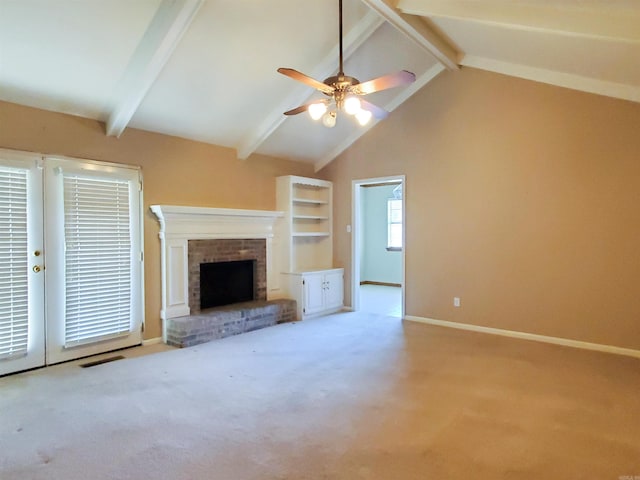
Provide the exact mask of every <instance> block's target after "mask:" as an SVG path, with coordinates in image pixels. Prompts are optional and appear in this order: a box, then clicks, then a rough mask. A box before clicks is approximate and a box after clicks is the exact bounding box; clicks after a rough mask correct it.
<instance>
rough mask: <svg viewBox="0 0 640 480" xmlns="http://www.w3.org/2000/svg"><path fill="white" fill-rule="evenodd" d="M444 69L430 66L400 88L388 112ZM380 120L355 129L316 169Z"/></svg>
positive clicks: (332, 158)
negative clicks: (404, 86)
mask: <svg viewBox="0 0 640 480" xmlns="http://www.w3.org/2000/svg"><path fill="white" fill-rule="evenodd" d="M443 71H444V67H443V66H442V65H441V64H439V63H436V64H435V65H434V66H432V67H431V68H429V69H428V70H427V71H426V72H424V73H423V74H422V75H420V76H419V77H418V78H417V80H416V81H415V82H413V83H412V84H411V85H409V87H407V88H405V89H403V90H400V91H399V93H398V95H396V96H395V97H394V98H393V99H392V100H391V101H389V103H387V104H386V105H385V106H384V109H385V110H387V111H388V112H393V111H394V110H395V109H396V108H398V107H399V106H400V105H401V104H402V103H404V102H405V101H407V100H408V99H409V98H410V97H411V96H412V95H413V94H414V93H416V92H417V91H418V90H420V89H421V88H422V87H424V86H425V85H426V84H427V83H429V82H430V81H431V80H433V79H434V78H435V77H437V76H438V74H440V73H441V72H443ZM379 121H380V120H375V119H372V121H371V122H369V123H368V124H367V125H366V126H364V127H360V128H358V129H357V130H355V131H354V132H353V133H352V134H351V135H349V136H348V137H347V138H346V139H345V140H344V141H342V142H340V143H339V144H338V145H337V146H336V147H335V148H333V149H332V150H331V151H330V152H329V153H327V154H326V155H324V156H323V157H322V158H321V159H320V160H318V161H317V162H315V163H314V170H315V171H316V172H318V171H320V170H322V169H323V168H324V167H326V166H327V165H328V164H329V163H331V162H332V161H333V160H335V158H336V157H337V156H338V155H340V154H341V153H342V152H344V151H345V150H346V149H347V148H349V147H350V146H351V145H353V144H354V143H355V142H356V140H358V139H359V138H360V137H361V136H363V135H364V134H365V133H367V132H368V131H369V130H371V129H372V128H373V127H374V126H375V125H377V124H378V122H379Z"/></svg>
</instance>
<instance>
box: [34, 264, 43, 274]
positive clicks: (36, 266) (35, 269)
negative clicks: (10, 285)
mask: <svg viewBox="0 0 640 480" xmlns="http://www.w3.org/2000/svg"><path fill="white" fill-rule="evenodd" d="M40 270H42V267H41V266H40V265H34V267H33V271H34V272H36V273H39V272H40Z"/></svg>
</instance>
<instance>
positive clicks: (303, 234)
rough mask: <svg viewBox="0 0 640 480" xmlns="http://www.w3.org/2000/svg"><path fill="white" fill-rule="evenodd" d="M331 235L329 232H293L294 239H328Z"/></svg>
mask: <svg viewBox="0 0 640 480" xmlns="http://www.w3.org/2000/svg"><path fill="white" fill-rule="evenodd" d="M330 235H331V233H329V232H293V233H292V234H291V236H292V237H328V236H330Z"/></svg>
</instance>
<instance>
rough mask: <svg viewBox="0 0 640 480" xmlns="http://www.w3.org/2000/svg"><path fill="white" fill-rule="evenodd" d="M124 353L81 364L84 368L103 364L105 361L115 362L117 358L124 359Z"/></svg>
mask: <svg viewBox="0 0 640 480" xmlns="http://www.w3.org/2000/svg"><path fill="white" fill-rule="evenodd" d="M123 358H124V357H123V356H122V355H116V356H115V357H108V358H103V359H102V360H96V361H95V362H88V363H83V364H81V365H80V366H81V367H82V368H89V367H95V366H96V365H102V364H103V363H109V362H115V361H116V360H122V359H123Z"/></svg>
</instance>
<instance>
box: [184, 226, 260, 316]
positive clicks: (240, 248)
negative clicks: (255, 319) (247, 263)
mask: <svg viewBox="0 0 640 480" xmlns="http://www.w3.org/2000/svg"><path fill="white" fill-rule="evenodd" d="M235 260H256V275H255V278H254V280H255V282H256V300H266V299H267V242H266V240H264V239H262V238H255V239H254V238H251V239H217V240H189V246H188V267H189V308H190V309H191V314H197V313H199V312H200V264H201V263H213V262H230V261H235Z"/></svg>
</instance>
